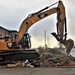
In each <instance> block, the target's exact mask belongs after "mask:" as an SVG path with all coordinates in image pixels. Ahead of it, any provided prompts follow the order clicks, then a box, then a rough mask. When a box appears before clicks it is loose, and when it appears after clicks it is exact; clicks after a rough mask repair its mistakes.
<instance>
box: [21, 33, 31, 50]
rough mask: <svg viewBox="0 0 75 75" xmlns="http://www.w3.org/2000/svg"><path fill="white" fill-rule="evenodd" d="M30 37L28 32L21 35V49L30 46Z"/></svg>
mask: <svg viewBox="0 0 75 75" xmlns="http://www.w3.org/2000/svg"><path fill="white" fill-rule="evenodd" d="M30 38H31V36H30V35H29V34H28V33H25V34H24V35H23V38H22V40H21V42H20V45H21V47H22V48H23V49H25V48H30V47H31V39H30Z"/></svg>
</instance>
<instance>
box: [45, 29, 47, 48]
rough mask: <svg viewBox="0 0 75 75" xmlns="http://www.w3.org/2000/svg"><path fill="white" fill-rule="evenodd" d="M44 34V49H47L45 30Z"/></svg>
mask: <svg viewBox="0 0 75 75" xmlns="http://www.w3.org/2000/svg"><path fill="white" fill-rule="evenodd" d="M44 35H45V49H47V44H46V30H45V31H44Z"/></svg>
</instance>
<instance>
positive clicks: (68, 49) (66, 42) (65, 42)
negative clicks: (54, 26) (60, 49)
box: [51, 33, 74, 54]
mask: <svg viewBox="0 0 75 75" xmlns="http://www.w3.org/2000/svg"><path fill="white" fill-rule="evenodd" d="M51 34H52V35H53V36H54V37H55V38H56V40H57V41H59V42H60V43H62V44H63V45H64V46H65V48H66V53H67V54H70V52H71V49H72V48H73V46H74V41H73V40H72V39H68V40H61V39H60V38H59V37H58V35H57V34H56V33H51Z"/></svg>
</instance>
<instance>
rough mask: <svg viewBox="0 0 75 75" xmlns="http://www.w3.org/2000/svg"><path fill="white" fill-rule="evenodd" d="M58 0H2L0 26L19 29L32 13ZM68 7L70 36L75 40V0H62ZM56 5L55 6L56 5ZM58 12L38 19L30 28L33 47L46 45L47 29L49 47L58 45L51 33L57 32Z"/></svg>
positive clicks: (66, 7)
mask: <svg viewBox="0 0 75 75" xmlns="http://www.w3.org/2000/svg"><path fill="white" fill-rule="evenodd" d="M57 1H58V0H0V26H3V27H5V28H6V29H9V30H17V31H19V27H20V25H21V23H22V22H23V20H24V19H25V18H26V17H27V16H28V15H29V14H31V13H35V12H37V11H39V10H41V9H43V8H45V7H47V6H50V5H51V4H53V3H55V2H57ZM62 1H63V3H64V5H65V9H66V18H67V30H68V37H67V39H69V38H71V39H73V40H74V41H75V20H74V19H75V14H74V13H75V9H74V7H75V0H72V1H71V0H62ZM56 6H57V4H56V5H54V6H53V7H56ZM56 22H57V18H56V14H52V15H51V16H48V17H47V18H45V19H43V20H40V21H38V22H37V23H35V24H34V25H33V26H32V27H30V28H29V30H28V33H29V34H30V35H31V42H32V47H33V48H34V47H39V46H44V45H45V35H44V33H45V30H46V38H47V40H46V43H47V45H48V46H49V47H56V46H57V45H58V42H57V41H56V39H55V38H54V37H53V36H52V35H51V33H52V32H56Z"/></svg>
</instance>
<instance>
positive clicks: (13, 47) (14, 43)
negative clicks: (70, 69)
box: [0, 0, 74, 61]
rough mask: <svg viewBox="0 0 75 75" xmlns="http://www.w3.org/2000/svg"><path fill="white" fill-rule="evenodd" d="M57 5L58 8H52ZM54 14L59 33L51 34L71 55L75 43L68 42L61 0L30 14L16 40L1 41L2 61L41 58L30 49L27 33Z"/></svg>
mask: <svg viewBox="0 0 75 75" xmlns="http://www.w3.org/2000/svg"><path fill="white" fill-rule="evenodd" d="M57 3H58V5H57V7H53V8H50V7H51V6H53V5H55V4H57ZM54 13H57V23H56V27H57V33H55V32H53V33H51V34H52V35H53V36H54V37H55V38H56V40H57V41H59V42H60V43H62V44H63V45H64V46H65V48H66V53H67V54H69V53H70V51H71V49H72V47H73V45H74V41H73V40H72V39H68V40H67V25H66V14H65V6H64V4H63V2H62V1H61V0H59V1H58V2H56V3H54V4H52V5H50V6H47V7H45V8H44V9H42V10H40V11H38V12H35V13H32V14H29V15H28V16H27V18H26V19H25V20H24V21H23V22H22V24H21V26H20V29H19V31H18V34H17V35H16V36H15V37H14V38H6V39H5V38H4V39H0V61H8V60H14V61H25V60H26V59H36V58H39V57H40V55H39V54H38V53H37V52H36V51H35V50H33V49H32V50H30V49H29V48H30V47H31V42H30V36H29V34H28V33H27V31H28V29H29V28H30V27H31V26H32V25H34V23H36V22H38V21H40V20H42V19H44V18H46V17H48V16H50V15H52V14H54ZM27 48H28V49H27Z"/></svg>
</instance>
